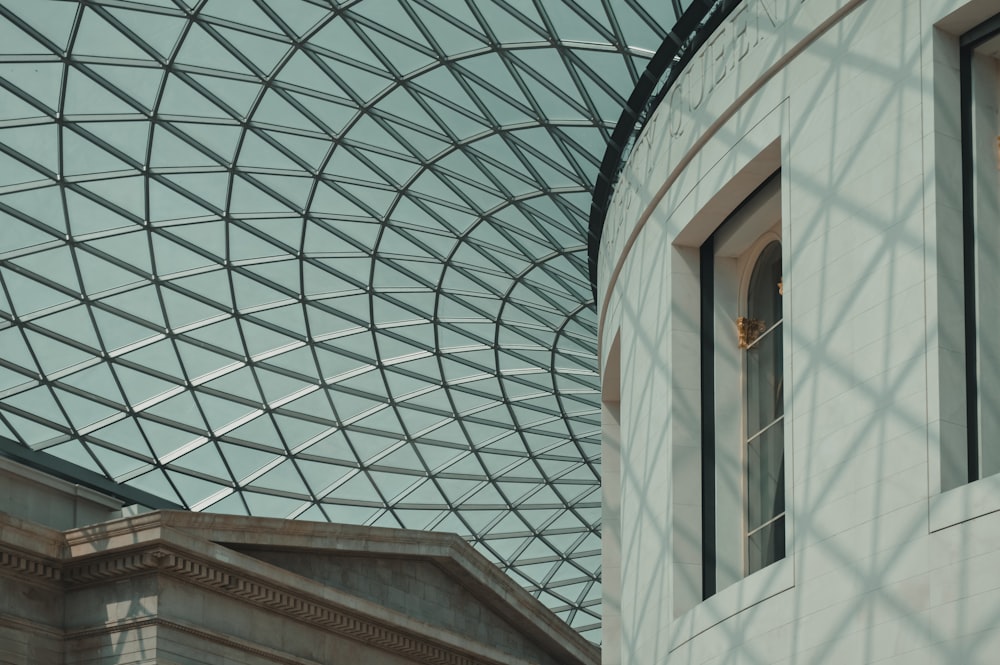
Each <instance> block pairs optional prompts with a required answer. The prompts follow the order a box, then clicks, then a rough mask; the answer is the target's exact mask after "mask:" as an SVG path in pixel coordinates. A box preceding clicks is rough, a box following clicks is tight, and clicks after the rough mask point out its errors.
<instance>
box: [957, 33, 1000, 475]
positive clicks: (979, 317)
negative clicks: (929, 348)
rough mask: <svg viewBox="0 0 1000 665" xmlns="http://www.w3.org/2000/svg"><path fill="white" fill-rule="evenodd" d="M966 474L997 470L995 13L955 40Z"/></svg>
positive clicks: (998, 50) (998, 53)
mask: <svg viewBox="0 0 1000 665" xmlns="http://www.w3.org/2000/svg"><path fill="white" fill-rule="evenodd" d="M959 48H960V54H959V76H960V85H961V118H962V130H961V134H962V137H961V140H962V216H963V239H964V253H965V310H966V312H965V314H966V316H965V320H966V340H965V353H966V388H967V414H966V421H967V424H968V432H969V437H968V446H967V464H968V480H969V481H970V482H971V481H974V480H978V479H979V478H983V477H986V476H990V475H993V474H996V473H1000V344H998V343H997V342H996V331H997V330H1000V300H998V299H997V298H996V295H995V294H996V290H997V285H1000V14H998V15H997V16H994V17H993V18H992V19H990V20H988V21H986V22H985V23H983V24H981V25H979V26H978V27H976V28H974V29H973V30H970V31H969V32H967V33H966V34H964V35H962V37H961V38H960V40H959Z"/></svg>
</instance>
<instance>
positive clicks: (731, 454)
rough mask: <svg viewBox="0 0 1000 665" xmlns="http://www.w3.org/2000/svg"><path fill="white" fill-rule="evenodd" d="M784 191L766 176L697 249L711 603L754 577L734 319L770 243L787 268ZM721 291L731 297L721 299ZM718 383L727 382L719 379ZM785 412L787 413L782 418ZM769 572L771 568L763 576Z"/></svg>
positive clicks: (777, 176) (743, 399) (705, 566)
mask: <svg viewBox="0 0 1000 665" xmlns="http://www.w3.org/2000/svg"><path fill="white" fill-rule="evenodd" d="M781 191H782V187H781V170H780V169H778V170H776V171H774V172H773V173H772V174H771V175H770V176H768V177H766V178H765V179H764V180H763V182H762V183H761V184H760V185H759V186H758V187H757V188H756V189H754V190H753V191H752V192H751V193H750V194H749V195H748V196H747V197H746V198H745V199H744V200H743V201H742V202H741V203H740V204H739V205H738V206H737V207H736V209H735V210H733V212H732V213H730V214H729V215H728V216H727V217H726V219H725V220H724V221H723V222H722V223H721V224H720V225H719V226H718V227H717V228H716V229H715V231H713V232H712V233H711V235H710V236H709V237H708V238H707V239H706V240H705V242H704V243H703V244H702V245H701V246H700V248H699V264H700V267H699V277H700V288H701V302H700V310H701V313H700V317H699V320H700V329H701V391H700V392H701V423H702V429H701V438H702V441H701V449H702V600H707V599H708V598H711V597H712V596H714V595H716V594H717V593H718V592H720V591H722V590H723V589H725V588H727V587H729V586H732V585H733V584H736V583H738V582H740V581H742V580H744V579H746V578H747V577H749V575H750V572H749V556H748V549H749V546H748V542H749V541H748V531H749V529H748V492H747V484H748V473H747V471H748V464H747V459H748V456H747V442H748V437H747V435H746V403H747V395H746V380H745V376H746V367H745V353H744V352H743V350H742V349H739V348H738V344H737V332H736V319H737V316H738V315H739V314H740V313H741V312H746V307H747V291H748V287H749V281H750V277H751V275H752V272H753V267H754V266H755V265H756V262H757V260H758V259H759V257H760V254H761V253H762V252H763V251H764V250H765V249H766V248H767V247H768V246H769V245H770V243H771V242H774V241H777V242H779V243H781V247H782V250H781V251H782V254H783V256H782V259H783V261H782V262H783V264H784V258H785V257H784V252H785V246H784V243H782V237H781V228H782V216H781V207H782V205H781V198H782V194H781ZM723 292H726V293H728V294H730V295H729V296H728V297H727V296H726V295H720V294H721V293H723ZM786 312H787V303H785V302H783V304H782V328H784V327H785V326H786V325H787V324H786V319H787V316H786ZM783 352H784V349H783ZM783 360H784V359H783ZM783 364H784V363H783ZM720 376H721V377H722V380H719V377H720ZM727 385H729V386H735V387H736V390H735V391H727V390H725V389H724V388H722V387H723V386H727ZM720 391H722V392H720ZM783 399H785V404H787V403H788V402H787V398H784V396H783ZM718 402H721V408H719V407H718V405H717V403H718ZM736 403H738V404H739V407H738V408H737V409H736V410H735V412H736V414H737V416H736V419H735V421H734V420H732V419H728V420H727V419H726V418H725V414H726V413H732V412H733V409H732V407H733V406H734V405H735V404H736ZM727 407H730V408H727ZM786 410H787V409H786V408H785V407H784V406H783V408H782V412H783V413H784V412H785V411H786ZM720 419H721V421H720ZM781 422H782V424H781V427H782V428H786V427H787V421H786V420H785V419H784V417H783V418H782V421H781ZM783 431H784V436H783V437H782V438H783V450H784V453H783V457H785V458H787V457H788V455H787V446H788V443H789V437H788V435H787V431H785V430H784V429H783ZM734 467H736V468H738V478H737V477H735V473H733V472H732V469H733V468H734ZM723 469H728V470H729V471H724V470H723ZM726 473H728V474H729V475H728V477H727V476H725V475H724V474H726ZM720 476H721V477H720ZM789 476H790V474H788V473H787V472H786V473H785V474H784V477H783V483H784V486H783V491H784V495H785V499H786V504H785V511H784V512H783V513H782V519H783V525H784V529H785V534H784V535H785V539H784V542H785V550H784V556H783V557H782V558H781V559H777V560H776V561H781V560H782V559H786V558H787V557H788V555H789V549H788V545H789V543H790V542H791V539H790V537H789V536H790V524H789V520H788V517H787V515H788V503H787V499H788V492H789V482H790V477H789ZM733 513H735V514H736V515H738V520H733V519H732V514H733ZM720 520H721V522H720ZM737 522H738V524H737ZM737 538H738V539H739V540H738V541H737ZM772 563H773V562H772ZM769 565H770V564H769ZM767 567H769V566H764V567H762V568H760V570H763V569H764V568H767ZM755 572H758V571H755Z"/></svg>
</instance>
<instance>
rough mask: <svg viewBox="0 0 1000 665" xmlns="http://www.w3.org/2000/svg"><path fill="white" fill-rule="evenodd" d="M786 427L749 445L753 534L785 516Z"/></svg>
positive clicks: (779, 426) (749, 509)
mask: <svg viewBox="0 0 1000 665" xmlns="http://www.w3.org/2000/svg"><path fill="white" fill-rule="evenodd" d="M784 438H785V437H784V427H782V423H777V424H776V425H775V426H774V427H772V428H770V429H768V430H767V431H766V432H764V433H763V434H761V435H760V436H758V437H757V438H756V439H754V440H752V441H750V443H748V444H747V528H748V530H749V531H752V530H754V529H756V528H757V527H759V526H760V525H761V524H763V523H765V522H767V521H768V520H770V519H771V518H773V517H775V516H777V515H780V514H781V513H783V512H785V448H784Z"/></svg>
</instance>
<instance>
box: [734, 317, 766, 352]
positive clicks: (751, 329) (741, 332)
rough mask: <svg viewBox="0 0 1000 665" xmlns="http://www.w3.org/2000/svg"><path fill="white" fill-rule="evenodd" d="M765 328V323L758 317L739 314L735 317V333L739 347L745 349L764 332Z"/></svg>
mask: <svg viewBox="0 0 1000 665" xmlns="http://www.w3.org/2000/svg"><path fill="white" fill-rule="evenodd" d="M765 330H767V325H766V324H765V323H764V322H763V321H761V320H760V319H751V318H750V317H747V316H741V317H739V318H737V319H736V335H737V338H738V339H737V342H738V344H739V347H740V348H741V349H746V348H748V347H749V346H750V345H752V344H753V343H754V342H756V341H757V338H758V337H760V336H761V335H762V334H764V331H765Z"/></svg>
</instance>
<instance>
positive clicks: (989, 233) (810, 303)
mask: <svg viewBox="0 0 1000 665" xmlns="http://www.w3.org/2000/svg"><path fill="white" fill-rule="evenodd" d="M998 11H1000V5H998V4H997V3H996V2H992V1H978V2H977V1H973V2H963V1H958V0H956V1H950V0H948V1H945V0H941V1H937V0H922V1H920V2H905V3H904V2H881V1H878V0H876V1H857V0H853V1H834V0H830V1H826V0H801V1H799V0H777V1H771V0H749V1H748V2H745V3H740V4H738V5H736V7H735V8H734V9H732V11H731V13H729V14H728V15H727V16H726V18H724V19H722V21H721V22H720V23H719V24H718V25H716V26H715V27H714V29H713V31H712V33H711V36H710V37H708V38H707V39H706V40H705V43H704V44H703V46H702V47H701V48H700V49H699V50H698V51H697V53H696V54H695V55H694V56H693V57H692V58H691V59H690V61H688V62H687V63H686V65H685V66H684V70H683V72H682V73H680V75H679V76H678V77H677V78H676V80H675V81H672V83H671V85H670V86H668V88H667V92H666V93H665V94H663V100H662V102H661V103H659V105H658V106H657V107H655V111H652V113H651V115H650V117H649V118H648V119H647V121H646V124H645V127H644V129H643V130H642V133H641V134H640V135H639V137H638V139H637V140H636V142H635V145H634V146H633V147H632V149H631V152H630V155H629V157H628V161H627V164H625V166H624V169H623V171H622V173H621V175H620V177H619V180H618V182H617V185H616V188H615V192H614V196H613V198H612V200H611V204H610V206H609V207H608V211H607V216H606V220H605V223H604V229H603V237H602V240H601V244H600V247H599V258H598V279H597V293H598V316H599V323H600V342H599V344H600V359H601V367H602V390H603V418H604V433H603V435H604V443H603V474H604V475H603V479H604V522H603V525H604V535H603V538H604V569H603V572H604V577H603V580H604V594H605V606H604V643H603V646H604V656H603V659H604V662H605V663H607V664H609V665H610V664H616V665H617V664H618V663H630V664H631V663H661V664H674V663H682V664H684V665H690V664H693V663H699V664H700V663H810V664H816V663H907V664H910V663H928V664H929V663H991V662H995V660H996V658H997V652H998V647H1000V575H998V574H997V571H998V570H1000V512H997V511H998V510H1000V476H997V475H995V474H996V473H997V471H998V470H1000V469H998V465H997V461H996V460H997V457H998V454H1000V443H998V441H1000V439H998V435H1000V430H998V427H997V418H998V415H997V414H998V412H997V408H996V400H997V397H996V395H997V394H998V389H1000V385H998V378H1000V373H998V368H1000V365H998V364H997V358H998V351H997V346H996V344H995V343H994V341H993V337H994V336H995V335H994V334H993V333H994V332H995V330H996V329H997V323H998V318H997V317H998V313H1000V310H998V308H997V305H996V302H995V300H996V299H995V293H996V291H997V288H998V285H1000V280H998V278H1000V272H998V270H1000V263H998V258H997V257H998V256H1000V244H998V237H1000V236H998V235H997V221H998V219H1000V217H998V215H997V210H998V201H1000V198H998V197H1000V186H998V185H1000V177H998V174H1000V151H998V145H1000V143H998V141H1000V122H998V115H997V109H998V91H1000V83H998V81H1000V67H998V64H1000V61H998V59H997V58H998V46H1000V18H998V15H997V13H998ZM779 247H780V251H779V250H778V248H779Z"/></svg>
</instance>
